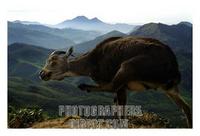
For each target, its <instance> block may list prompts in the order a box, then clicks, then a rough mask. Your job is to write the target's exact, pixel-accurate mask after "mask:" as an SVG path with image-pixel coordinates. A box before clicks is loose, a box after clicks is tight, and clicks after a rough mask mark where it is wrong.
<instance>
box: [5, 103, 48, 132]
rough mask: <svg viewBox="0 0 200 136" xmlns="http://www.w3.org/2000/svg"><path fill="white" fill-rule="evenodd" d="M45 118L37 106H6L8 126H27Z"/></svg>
mask: <svg viewBox="0 0 200 136" xmlns="http://www.w3.org/2000/svg"><path fill="white" fill-rule="evenodd" d="M44 118H45V116H44V113H43V110H42V109H40V108H38V107H27V108H20V109H15V108H14V107H13V106H9V107H8V127H9V128H28V127H31V125H32V124H33V123H34V122H40V121H43V120H44Z"/></svg>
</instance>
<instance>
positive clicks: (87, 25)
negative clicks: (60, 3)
mask: <svg viewBox="0 0 200 136" xmlns="http://www.w3.org/2000/svg"><path fill="white" fill-rule="evenodd" d="M54 27H58V28H76V29H82V30H96V31H99V32H102V33H108V32H110V31H113V30H117V31H121V32H123V33H128V32H130V31H132V30H133V29H134V27H135V25H129V24H125V23H116V24H110V23H105V22H103V21H101V20H99V19H98V18H96V17H95V18H92V19H88V18H87V17H85V16H77V17H75V18H73V19H71V20H65V21H63V22H61V23H59V24H57V25H55V26H54Z"/></svg>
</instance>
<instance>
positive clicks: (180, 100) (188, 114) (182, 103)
mask: <svg viewBox="0 0 200 136" xmlns="http://www.w3.org/2000/svg"><path fill="white" fill-rule="evenodd" d="M166 94H167V96H168V97H169V98H171V99H172V100H173V101H174V102H175V103H176V104H177V105H178V106H179V107H180V108H181V109H182V110H183V112H184V113H185V115H186V117H187V124H188V127H189V128H192V112H191V109H190V107H189V105H188V104H187V103H186V102H185V101H184V99H183V98H182V97H181V96H180V94H179V90H178V87H177V86H176V87H174V88H172V89H170V90H167V91H166Z"/></svg>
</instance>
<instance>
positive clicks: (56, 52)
mask: <svg viewBox="0 0 200 136" xmlns="http://www.w3.org/2000/svg"><path fill="white" fill-rule="evenodd" d="M65 53H66V52H65V51H53V52H52V53H51V55H55V54H56V55H60V54H65Z"/></svg>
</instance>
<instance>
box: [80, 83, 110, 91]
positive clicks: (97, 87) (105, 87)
mask: <svg viewBox="0 0 200 136" xmlns="http://www.w3.org/2000/svg"><path fill="white" fill-rule="evenodd" d="M78 88H79V89H81V90H85V91H87V92H91V91H93V92H113V90H112V85H111V84H105V85H87V84H80V85H79V86H78Z"/></svg>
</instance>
